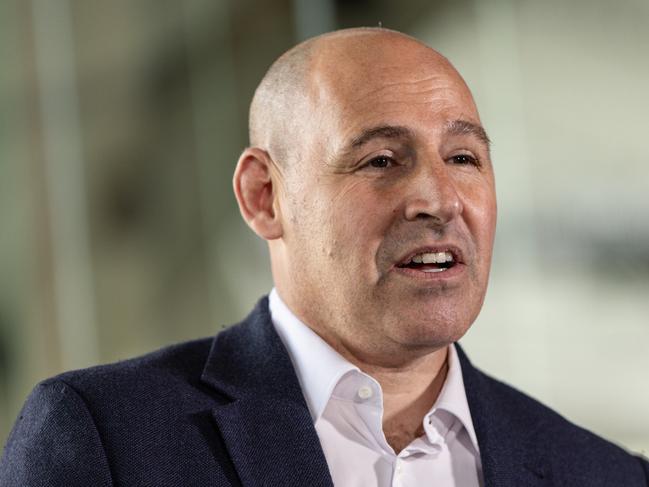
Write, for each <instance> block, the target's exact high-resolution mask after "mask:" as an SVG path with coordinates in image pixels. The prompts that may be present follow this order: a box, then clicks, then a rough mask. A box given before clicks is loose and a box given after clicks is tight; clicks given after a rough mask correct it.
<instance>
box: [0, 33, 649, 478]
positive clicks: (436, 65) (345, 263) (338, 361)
mask: <svg viewBox="0 0 649 487" xmlns="http://www.w3.org/2000/svg"><path fill="white" fill-rule="evenodd" d="M250 139H251V140H250V141H251V147H250V148H247V149H245V150H244V152H243V154H242V155H241V158H240V159H239V162H238V165H237V168H236V171H235V176H234V190H235V194H236V197H237V201H238V203H239V207H240V209H241V213H242V215H243V217H244V219H245V220H246V222H247V223H248V225H249V226H250V227H251V228H252V229H253V230H254V231H255V233H257V234H258V235H259V236H260V237H262V238H264V239H265V240H267V241H268V245H269V249H270V257H271V266H272V273H273V278H274V282H275V289H274V290H273V291H272V293H271V295H270V298H269V299H266V298H264V299H262V300H261V301H260V302H259V304H258V305H257V307H256V308H255V310H253V312H252V313H251V315H250V316H249V317H248V318H247V319H246V320H244V321H243V322H242V323H241V324H239V325H236V326H234V327H232V328H230V329H228V330H226V331H224V332H222V333H221V334H219V335H218V336H217V337H216V338H215V339H214V340H200V341H195V342H191V343H187V344H181V345H177V346H174V347H170V348H167V349H164V350H161V351H159V352H156V353H154V354H151V355H148V356H145V357H142V358H139V359H135V360H131V361H127V362H123V363H118V364H113V365H108V366H103V367H97V368H93V369H89V370H85V371H77V372H71V373H67V374H63V375H61V376H59V377H56V378H54V379H50V380H48V381H45V382H44V383H42V384H40V385H39V386H37V388H36V389H35V391H34V392H33V393H32V395H31V396H30V398H29V399H28V401H27V404H26V405H25V407H24V409H23V412H22V413H21V416H20V418H19V419H18V421H17V423H16V426H15V428H14V431H13V433H12V435H11V437H10V439H9V442H8V444H7V447H6V450H5V453H4V456H3V459H2V463H1V466H2V470H1V473H0V484H1V485H3V486H4V485H20V486H36V485H66V486H72V485H93V486H104V485H106V486H107V485H155V486H160V485H201V486H203V485H218V486H230V485H244V486H255V485H281V486H325V485H332V484H333V485H336V486H371V485H380V486H388V485H394V486H397V485H398V486H419V485H440V486H442V485H443V486H462V487H472V486H479V485H487V486H511V487H523V486H571V487H577V486H584V487H586V486H587V487H594V486H620V487H622V486H624V487H634V486H647V485H649V480H648V479H649V465H648V464H647V463H646V462H645V461H644V460H642V459H640V458H638V457H634V456H632V455H630V454H628V453H626V452H624V451H623V450H621V449H620V448H618V447H616V446H614V445H612V444H610V443H608V442H606V441H605V440H602V439H600V438H597V437H596V436H594V435H593V434H591V433H589V432H587V431H585V430H582V429H580V428H578V427H576V426H574V425H572V424H570V423H568V422H567V421H566V420H564V419H563V418H561V417H560V416H559V415H557V414H556V413H554V412H552V411H550V410H548V409H547V408H545V407H544V406H542V405H540V404H539V403H537V402H535V401H534V400H532V399H530V398H528V397H526V396H524V395H523V394H521V393H519V392H517V391H515V390H513V389H511V388H509V387H508V386H505V385H503V384H501V383H499V382H497V381H495V380H493V379H491V378H489V377H487V376H485V375H484V374H482V373H481V372H479V371H477V370H476V369H475V368H474V367H473V366H472V365H471V363H470V362H469V361H468V359H467V357H466V356H465V355H464V353H463V352H462V350H461V348H460V347H459V346H455V345H454V342H456V341H457V340H458V339H459V338H460V337H462V335H463V334H464V333H465V332H466V331H467V329H468V327H469V326H470V325H471V323H472V322H473V321H474V319H475V318H476V316H477V314H478V312H479V310H480V308H481V306H482V302H483V299H484V295H485V291H486V286H487V280H488V274H489V266H490V261H491V251H492V243H493V238H494V231H495V223H496V201H495V191H494V176H493V168H492V163H491V160H490V155H489V139H488V137H487V135H486V133H485V131H484V129H483V128H482V125H481V123H480V118H479V116H478V112H477V109H476V107H475V104H474V102H473V99H472V96H471V93H470V92H469V90H468V88H467V87H466V85H465V83H464V81H463V80H462V78H461V77H460V75H459V74H458V73H457V72H456V71H455V69H454V68H453V67H452V66H451V64H450V63H449V62H448V61H447V60H446V59H445V58H444V57H442V56H441V55H440V54H438V53H436V52H435V51H433V50H431V49H430V48H428V47H426V46H424V45H423V44H421V43H419V42H418V41H416V40H414V39H412V38H409V37H407V36H404V35H402V34H399V33H396V32H393V31H388V30H384V29H351V30H344V31H339V32H334V33H331V34H327V35H324V36H321V37H318V38H315V39H312V40H309V41H307V42H305V43H303V44H300V45H298V46H297V47H295V48H293V49H292V50H290V51H289V52H288V53H286V54H284V55H283V56H282V57H281V58H280V59H279V60H278V61H277V62H276V63H275V64H274V65H273V66H272V67H271V68H270V70H269V72H268V73H267V75H266V76H265V78H264V80H263V81H262V82H261V84H260V86H259V88H258V89H257V92H256V94H255V97H254V99H253V102H252V106H251V112H250Z"/></svg>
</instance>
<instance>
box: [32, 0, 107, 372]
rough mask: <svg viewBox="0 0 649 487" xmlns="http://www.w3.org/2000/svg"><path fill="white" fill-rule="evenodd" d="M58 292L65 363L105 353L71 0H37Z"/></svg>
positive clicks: (37, 39) (37, 38)
mask: <svg viewBox="0 0 649 487" xmlns="http://www.w3.org/2000/svg"><path fill="white" fill-rule="evenodd" d="M31 8H32V17H33V29H34V49H35V58H36V75H37V83H38V94H39V102H40V114H41V126H42V135H43V140H42V146H43V160H44V165H45V167H44V173H45V179H46V182H45V186H46V191H47V195H46V198H47V200H46V201H47V206H48V210H49V215H48V216H49V224H50V229H51V238H52V266H53V276H54V278H53V282H54V289H53V294H54V299H55V305H56V315H57V324H58V336H59V346H60V349H61V357H62V363H61V366H62V367H63V369H70V368H78V367H84V366H88V365H90V364H92V363H95V362H97V361H98V359H99V344H98V333H97V317H96V310H95V293H94V280H93V269H92V267H93V266H92V258H91V251H90V238H89V229H88V217H87V211H86V208H87V197H86V192H85V178H84V163H83V150H82V147H83V146H82V144H83V139H82V130H81V123H80V116H79V97H78V93H77V83H76V76H77V74H76V67H75V56H74V41H73V38H72V23H71V12H70V2H69V0H59V1H57V2H52V1H49V0H32V2H31Z"/></svg>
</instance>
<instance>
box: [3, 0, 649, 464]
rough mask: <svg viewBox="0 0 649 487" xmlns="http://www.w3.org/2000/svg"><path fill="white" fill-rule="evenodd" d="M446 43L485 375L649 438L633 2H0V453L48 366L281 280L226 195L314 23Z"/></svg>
mask: <svg viewBox="0 0 649 487" xmlns="http://www.w3.org/2000/svg"><path fill="white" fill-rule="evenodd" d="M379 23H380V24H382V25H383V26H384V27H389V28H394V29H398V30H401V31H404V32H406V33H409V34H411V35H414V36H416V37H418V38H420V39H422V40H424V41H425V42H427V43H428V44H429V45H431V46H433V47H435V48H437V49H438V50H440V51H441V52H442V53H444V54H445V55H446V56H447V57H449V58H450V59H451V60H452V61H453V63H454V64H455V65H456V66H457V68H458V69H459V70H460V72H461V73H462V74H463V75H464V76H465V78H466V80H467V82H468V84H469V86H471V87H472V89H473V91H474V93H475V97H476V100H477V103H478V107H479V108H480V109H481V115H482V118H483V122H484V124H485V126H486V128H487V130H488V132H489V133H490V136H491V138H492V140H493V141H494V146H493V159H494V162H495V166H496V173H497V182H498V197H499V207H500V208H499V209H500V214H499V227H498V235H497V242H496V251H495V256H494V266H493V271H492V280H491V287H490V290H489V293H488V295H487V301H486V304H485V307H484V310H483V313H482V315H481V316H480V318H479V319H478V321H477V322H476V324H475V325H474V327H473V328H472V330H471V331H470V332H469V333H468V335H467V336H466V337H465V338H464V339H463V344H464V346H465V348H466V349H467V350H468V352H469V355H470V356H471V357H472V359H473V361H474V362H475V363H476V364H478V365H479V366H480V367H481V368H483V369H484V370H486V371H487V372H490V373H492V374H494V375H496V376H498V377H499V378H501V379H503V380H505V381H506V382H509V383H511V384H514V385H516V386H517V387H518V388H520V389H522V390H524V391H526V392H528V393H530V394H532V395H534V396H535V397H537V398H539V399H540V400H542V401H543V402H545V403H547V404H548V405H550V406H552V407H554V408H557V409H558V410H559V411H561V412H562V413H563V414H564V415H566V416H567V417H568V418H570V419H571V420H573V421H575V422H577V423H579V424H581V425H583V426H585V427H587V428H589V429H592V430H594V431H595V432H597V433H599V434H601V435H603V436H605V437H606V438H608V439H610V440H612V441H614V442H616V443H618V444H620V445H622V446H624V447H626V448H629V449H633V450H635V451H638V452H640V451H644V452H645V454H646V452H647V451H649V299H648V298H649V196H648V191H649V145H648V140H649V136H648V135H647V134H648V133H649V121H648V119H647V113H648V112H649V94H648V93H647V87H649V61H648V59H649V57H648V51H649V30H648V29H647V25H649V3H648V2H647V1H646V0H623V1H618V2H610V1H606V0H583V1H578V0H573V1H560V0H550V1H546V2H538V1H532V0H520V1H516V0H502V1H486V0H454V1H450V0H448V1H445V0H407V1H406V0H402V1H400V2H394V1H388V0H356V1H341V0H338V1H336V0H237V1H234V0H232V1H227V0H182V1H181V0H128V1H127V0H111V1H101V0H31V1H30V0H3V1H2V2H0V445H4V443H5V441H6V437H7V435H8V433H9V430H10V427H11V424H12V423H13V421H14V419H15V417H16V415H17V414H18V411H19V409H20V406H21V404H22V402H23V401H24V400H25V397H26V395H27V394H28V393H29V390H30V389H31V388H32V387H33V385H34V384H35V383H36V382H37V381H39V380H41V379H43V378H45V377H47V376H50V375H52V374H56V373H58V372H61V371H63V370H67V369H71V368H79V367H85V366H88V365H91V364H95V363H100V362H109V361H114V360H119V359H123V358H127V357H131V356H133V355H136V354H141V353H145V352H147V351H150V350H153V349H156V348H158V347H161V346H163V345H165V344H169V343H172V342H177V341H181V340H186V339H190V338H195V337H201V336H209V335H213V334H214V333H216V332H217V331H218V330H220V329H221V328H222V327H224V326H226V325H227V324H229V323H233V322H235V321H238V320H239V319H240V318H242V317H243V316H244V315H245V314H246V313H247V312H248V310H249V308H250V307H251V306H252V304H253V303H254V302H255V301H256V299H257V298H258V297H259V296H260V295H261V294H263V293H265V292H267V291H268V290H269V289H270V287H271V285H272V284H271V278H270V271H269V266H268V262H267V252H266V247H265V245H264V243H263V242H262V241H260V240H259V239H257V238H256V237H255V236H254V235H253V234H252V232H250V231H249V230H248V229H247V227H245V225H244V224H243V222H242V221H241V219H240V217H239V214H238V210H237V208H236V206H235V201H234V197H233V196H232V191H231V175H232V172H233V169H234V165H235V163H236V160H237V157H238V155H239V153H240V151H241V150H242V148H243V147H245V145H246V144H247V108H248V104H249V102H250V99H251V96H252V93H253V90H254V88H255V86H256V84H257V83H258V82H259V80H260V79H261V77H262V75H263V73H264V72H265V70H266V69H267V67H268V66H269V64H270V63H271V62H272V61H273V60H274V59H275V58H276V57H277V56H278V55H279V54H280V53H281V52H283V51H284V50H286V49H287V48H288V47H290V46H291V45H293V44H294V43H296V42H298V41H299V40H302V39H304V38H306V37H309V36H312V35H315V34H319V33H322V32H324V31H327V30H331V29H334V28H341V27H350V26H359V25H379Z"/></svg>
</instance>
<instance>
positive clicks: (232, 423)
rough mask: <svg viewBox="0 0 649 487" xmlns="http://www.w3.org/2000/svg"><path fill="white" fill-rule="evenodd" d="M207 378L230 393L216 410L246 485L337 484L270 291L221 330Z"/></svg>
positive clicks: (215, 415)
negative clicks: (276, 322) (274, 318)
mask: <svg viewBox="0 0 649 487" xmlns="http://www.w3.org/2000/svg"><path fill="white" fill-rule="evenodd" d="M201 380H202V381H203V382H204V383H206V384H209V385H210V386H212V387H214V388H216V389H217V390H219V391H220V392H221V393H223V394H225V395H226V396H227V397H228V399H229V402H227V403H226V404H224V405H222V406H219V407H216V408H214V409H213V410H212V415H213V417H214V420H215V422H216V425H217V427H218V429H219V431H220V433H221V436H222V438H223V441H224V443H225V445H226V448H227V450H228V453H229V454H230V457H231V459H232V462H233V463H234V466H235V468H236V470H237V473H238V475H239V478H240V479H241V482H242V484H243V485H244V486H246V487H253V486H260V485H282V486H296V487H297V486H300V487H302V486H305V485H308V486H318V487H319V486H322V487H324V486H328V487H333V482H332V480H331V476H330V474H329V468H328V466H327V462H326V460H325V457H324V453H323V452H322V448H321V447H320V441H319V438H318V435H317V433H316V431H315V428H314V426H313V421H312V419H311V415H310V413H309V410H308V407H307V404H306V401H305V399H304V396H303V394H302V390H301V388H300V384H299V382H298V379H297V376H296V374H295V371H294V369H293V365H292V363H291V360H290V358H289V355H288V353H287V351H286V349H285V348H284V345H283V344H282V342H281V340H280V338H279V336H278V335H277V333H276V332H275V329H274V327H273V325H272V322H271V319H270V314H269V311H268V299H267V298H263V299H262V300H260V302H259V303H258V304H257V306H256V307H255V309H254V310H253V311H252V313H251V314H250V315H249V316H248V318H246V319H245V320H244V321H243V322H242V323H240V324H239V325H236V326H233V327H231V328H229V329H227V330H225V331H223V332H221V333H220V334H219V335H217V337H216V338H215V340H214V343H213V345H212V350H211V351H210V355H209V357H208V360H207V363H206V366H205V369H204V370H203V375H202V377H201Z"/></svg>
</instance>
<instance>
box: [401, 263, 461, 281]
mask: <svg viewBox="0 0 649 487" xmlns="http://www.w3.org/2000/svg"><path fill="white" fill-rule="evenodd" d="M465 268H466V265H465V264H455V265H454V266H453V267H450V268H448V269H446V270H445V271H441V272H426V271H421V270H418V269H411V268H409V267H394V268H393V269H394V270H395V271H396V272H397V273H398V274H401V275H403V276H406V277H409V278H411V279H418V280H421V281H446V280H449V279H457V278H458V277H459V276H461V275H462V274H463V273H464V271H465Z"/></svg>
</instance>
